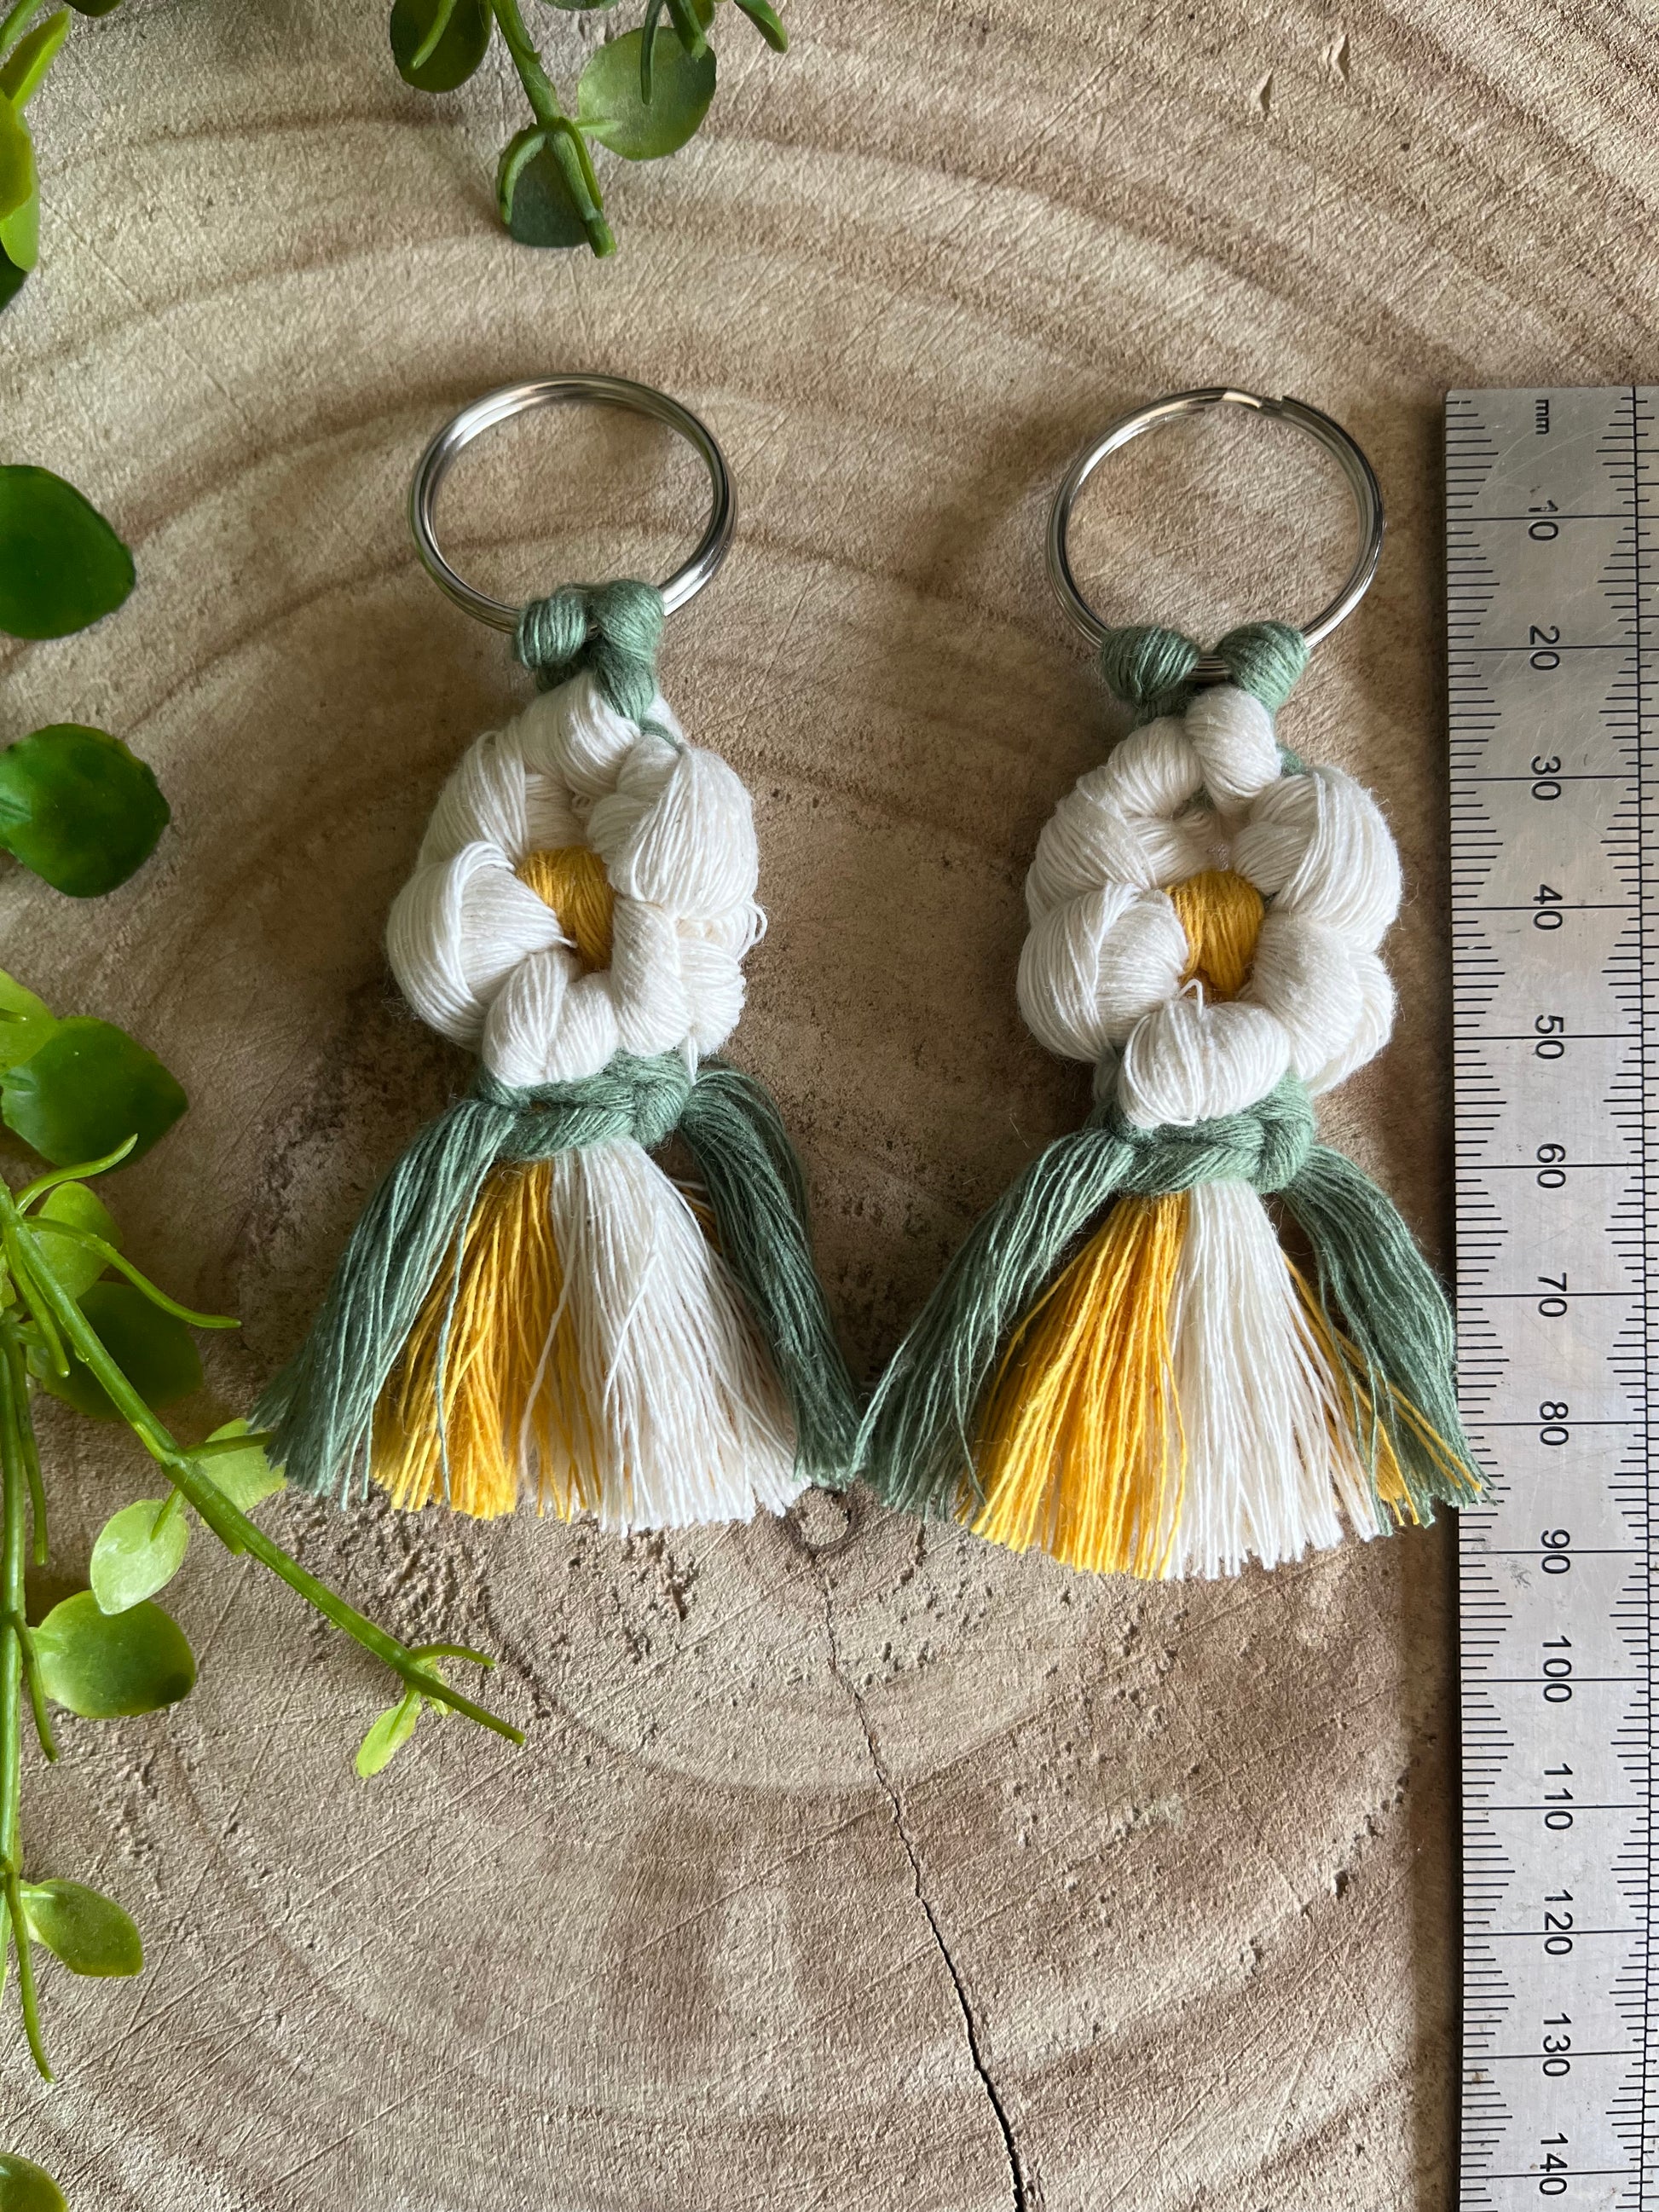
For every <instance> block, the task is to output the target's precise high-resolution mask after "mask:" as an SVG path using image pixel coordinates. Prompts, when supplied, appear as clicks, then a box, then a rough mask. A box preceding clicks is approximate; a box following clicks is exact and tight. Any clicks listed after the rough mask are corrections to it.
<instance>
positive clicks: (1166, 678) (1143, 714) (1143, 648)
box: [1100, 622, 1308, 722]
mask: <svg viewBox="0 0 1659 2212" xmlns="http://www.w3.org/2000/svg"><path fill="white" fill-rule="evenodd" d="M1211 651H1212V653H1213V654H1214V656H1215V658H1216V659H1218V660H1220V661H1222V662H1223V663H1225V666H1226V669H1227V673H1228V676H1229V677H1230V678H1231V681H1232V682H1233V683H1235V684H1237V686H1238V688H1239V690H1241V691H1248V692H1249V693H1250V694H1251V695H1252V696H1254V697H1255V698H1257V699H1260V700H1261V703H1262V705H1263V706H1264V707H1265V708H1267V712H1268V713H1269V714H1277V713H1278V712H1279V708H1281V707H1282V706H1283V705H1284V703H1285V700H1286V699H1288V698H1289V696H1290V695H1291V690H1293V688H1294V687H1295V684H1296V682H1297V678H1298V677H1299V676H1300V675H1301V673H1302V671H1303V670H1304V668H1305V667H1306V666H1307V665H1308V641H1307V639H1306V638H1305V637H1304V636H1303V635H1302V633H1301V631H1300V630H1299V629H1292V628H1291V625H1290V624H1289V623H1274V622H1267V623H1243V625H1241V627H1240V628H1239V629H1230V630H1229V631H1228V632H1227V635H1225V637H1224V638H1221V639H1220V640H1218V642H1217V643H1216V644H1215V645H1213V646H1212V647H1211ZM1200 658H1201V649H1200V647H1199V645H1198V644H1197V643H1196V641H1194V639H1192V638H1190V637H1188V636H1186V635H1183V633H1182V631H1180V630H1178V629H1153V628H1149V627H1145V626H1135V627H1132V628H1129V629H1112V630H1108V631H1107V633H1106V635H1105V636H1104V637H1103V639H1102V641H1101V646H1100V670H1101V674H1102V675H1103V677H1104V678H1105V679H1106V685H1107V689H1108V690H1109V691H1111V692H1112V693H1113V695H1114V696H1115V697H1117V698H1119V699H1121V700H1123V701H1125V702H1126V703H1127V704H1128V705H1129V706H1132V707H1133V708H1135V709H1136V715H1135V719H1136V720H1137V721H1138V722H1152V721H1156V720H1158V716H1159V715H1161V714H1179V713H1180V712H1181V711H1182V708H1184V707H1185V706H1186V705H1187V703H1188V701H1189V700H1190V699H1191V697H1192V696H1193V693H1194V690H1196V689H1197V688H1198V687H1197V685H1196V684H1194V682H1193V671H1194V668H1195V667H1196V666H1197V665H1198V663H1199V660H1200Z"/></svg>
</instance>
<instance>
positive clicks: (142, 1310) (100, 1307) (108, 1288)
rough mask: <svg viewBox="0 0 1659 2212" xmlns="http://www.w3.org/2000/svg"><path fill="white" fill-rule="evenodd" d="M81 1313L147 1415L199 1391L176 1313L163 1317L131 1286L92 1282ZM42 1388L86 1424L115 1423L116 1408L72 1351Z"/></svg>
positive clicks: (192, 1344) (198, 1371)
mask: <svg viewBox="0 0 1659 2212" xmlns="http://www.w3.org/2000/svg"><path fill="white" fill-rule="evenodd" d="M81 1310H82V1313H83V1314H85V1316H86V1317H87V1319H88V1321H89V1322H91V1323H92V1326H93V1328H94V1330H95V1331H96V1332H97V1336H98V1340H99V1342H100V1344H101V1345H102V1346H103V1347H104V1349H105V1351H106V1352H108V1354H109V1356H110V1358H112V1360H113V1361H114V1362H115V1364H116V1365H117V1366H118V1368H119V1369H120V1370H121V1372H122V1374H123V1375H125V1376H126V1378H127V1380H128V1382H129V1383H131V1385H132V1387H133V1389H135V1390H136V1391H137V1393H138V1395H139V1396H140V1397H141V1398H142V1399H143V1401H144V1403H145V1405H147V1406H148V1407H149V1408H150V1409H151V1411H152V1412H154V1411H155V1409H156V1408H157V1407H161V1406H171V1405H173V1404H175V1403H176V1402H177V1401H178V1400H179V1399H180V1398H188V1397H189V1396H190V1395H191V1392H192V1391H194V1390H199V1389H201V1387H202V1361H201V1355H200V1354H199V1353H198V1352H197V1349H196V1340H195V1339H194V1338H193V1337H192V1336H191V1333H190V1331H189V1329H188V1328H186V1327H185V1324H184V1322H182V1321H180V1320H179V1316H177V1315H176V1314H171V1313H166V1312H164V1311H163V1310H161V1307H159V1306H158V1305H156V1304H155V1302H154V1301H153V1300H152V1299H151V1298H149V1297H146V1295H145V1294H144V1292H143V1291H141V1290H140V1289H139V1288H138V1285H137V1284H136V1283H94V1285H93V1286H92V1288H91V1289H90V1290H89V1291H88V1292H87V1293H86V1295H85V1296H84V1297H82V1300H81ZM44 1379H45V1382H46V1388H47V1389H48V1390H50V1391H51V1392H52V1394H53V1395H54V1396H55V1397H58V1398H63V1399H65V1400H67V1401H68V1402H69V1403H70V1405H71V1406H73V1407H74V1408H75V1410H76V1413H84V1414H85V1415H86V1416H87V1418H88V1419H89V1420H94V1421H118V1420H119V1419H120V1418H121V1413H120V1408H119V1407H118V1406H115V1405H113V1404H112V1403H111V1401H110V1396H109V1393H108V1392H107V1391H106V1389H105V1388H104V1386H103V1384H102V1383H100V1381H99V1380H98V1378H97V1376H95V1375H94V1373H93V1372H92V1370H91V1369H90V1368H89V1367H88V1364H87V1363H86V1361H85V1360H84V1359H82V1358H81V1356H80V1354H79V1353H78V1352H70V1356H69V1371H68V1372H67V1374H62V1375H57V1374H52V1373H51V1372H48V1373H47V1374H46V1376H45V1378H44Z"/></svg>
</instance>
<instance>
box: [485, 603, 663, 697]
mask: <svg viewBox="0 0 1659 2212" xmlns="http://www.w3.org/2000/svg"><path fill="white" fill-rule="evenodd" d="M663 620H664V610H663V603H662V593H661V592H659V590H658V589H657V587H656V586H655V585H654V584H639V583H634V582H631V581H629V580H627V579H623V580H620V581H618V582H617V583H614V584H566V585H565V586H563V587H562V589H561V590H559V591H556V592H553V593H551V594H550V597H548V598H547V599H532V601H531V602H530V605H528V606H527V607H526V609H525V611H524V612H523V613H522V614H521V615H520V617H519V627H518V630H517V633H516V635H514V638H513V652H514V653H516V654H517V655H518V658H519V659H520V660H521V661H522V662H523V664H524V665H525V666H526V668H528V669H529V670H531V671H532V673H533V674H534V676H535V678H536V682H537V684H538V687H539V689H540V690H544V691H550V690H553V688H554V687H555V685H556V684H563V683H566V682H568V680H569V678H571V677H573V676H574V675H576V674H578V673H579V671H580V670H582V669H584V668H591V669H592V671H593V673H594V675H595V677H596V678H598V680H599V689H600V690H602V691H603V692H604V693H605V697H606V698H607V699H608V700H609V701H610V702H611V705H612V706H613V707H614V708H616V710H617V713H618V714H624V715H626V716H627V718H628V720H629V721H630V722H643V721H644V720H645V719H646V717H647V714H649V713H650V711H651V703H652V702H653V700H654V699H655V697H656V696H657V646H658V643H659V640H660V639H661V636H662V626H663Z"/></svg>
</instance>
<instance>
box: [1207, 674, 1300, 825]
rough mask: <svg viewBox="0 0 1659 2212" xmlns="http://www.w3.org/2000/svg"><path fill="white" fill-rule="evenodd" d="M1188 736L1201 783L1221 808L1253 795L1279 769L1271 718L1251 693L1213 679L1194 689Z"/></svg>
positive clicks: (1276, 777) (1277, 743)
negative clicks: (1200, 774) (1201, 687)
mask: <svg viewBox="0 0 1659 2212" xmlns="http://www.w3.org/2000/svg"><path fill="white" fill-rule="evenodd" d="M1186 729H1187V738H1188V743H1189V744H1191V746H1192V748H1193V750H1194V753H1195V754H1196V755H1197V757H1198V764H1199V767H1200V770H1201V771H1202V773H1203V778H1204V788H1205V790H1206V792H1208V793H1209V795H1210V797H1211V799H1212V800H1213V801H1214V803H1215V805H1217V806H1218V807H1220V808H1221V809H1222V810H1223V811H1224V812H1230V811H1232V810H1233V809H1234V808H1236V807H1237V806H1239V805H1243V802H1244V801H1245V800H1246V799H1254V798H1255V795H1256V793H1258V792H1259V791H1262V790H1265V788H1266V787H1267V785H1268V784H1270V783H1273V782H1275V781H1277V780H1278V777H1279V739H1278V738H1277V737H1275V736H1274V734H1273V716H1272V715H1271V714H1269V713H1268V712H1267V708H1265V707H1264V706H1263V705H1262V703H1261V700H1260V699H1258V698H1256V697H1255V696H1254V694H1253V693H1251V692H1249V691H1241V690H1239V689H1238V688H1237V685H1236V684H1207V685H1206V686H1205V687H1204V688H1203V689H1202V690H1199V691H1195V692H1194V695H1193V699H1192V703H1191V704H1190V706H1188V709H1187V718H1186Z"/></svg>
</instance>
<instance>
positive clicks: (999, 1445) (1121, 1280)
mask: <svg viewBox="0 0 1659 2212" xmlns="http://www.w3.org/2000/svg"><path fill="white" fill-rule="evenodd" d="M1186 1214H1187V1200H1186V1199H1185V1197H1184V1196H1175V1197H1169V1198H1126V1199H1121V1200H1119V1201H1118V1203H1117V1204H1116V1205H1115V1206H1114V1207H1113V1208H1112V1211H1111V1212H1110V1213H1109V1215H1108V1217H1107V1219H1106V1222H1105V1224H1104V1225H1103V1227H1102V1228H1101V1229H1100V1230H1098V1231H1097V1232H1096V1234H1095V1235H1094V1237H1091V1240H1090V1241H1089V1243H1087V1244H1085V1247H1084V1248H1083V1249H1082V1251H1081V1252H1079V1255H1078V1256H1077V1257H1076V1259H1075V1260H1073V1261H1071V1263H1070V1264H1069V1266H1067V1267H1066V1268H1065V1269H1064V1271H1063V1272H1062V1273H1060V1275H1059V1276H1058V1277H1057V1278H1056V1279H1055V1281H1054V1284H1053V1285H1052V1286H1051V1287H1050V1289H1049V1290H1048V1292H1047V1293H1046V1295H1045V1296H1044V1297H1043V1298H1042V1301H1041V1303H1040V1304H1038V1305H1037V1306H1036V1308H1035V1310H1033V1312H1032V1313H1031V1315H1030V1317H1029V1318H1028V1320H1027V1322H1025V1325H1024V1328H1022V1329H1021V1330H1020V1332H1019V1334H1018V1336H1017V1337H1016V1338H1015V1340H1014V1341H1013V1343H1012V1345H1011V1346H1010V1347H1009V1350H1008V1352H1007V1354H1006V1357H1005V1358H1004V1361H1003V1365H1002V1371H1001V1373H1000V1375H999V1376H998V1378H997V1381H996V1384H995V1387H994V1390H993V1392H992V1395H991V1401H990V1406H989V1409H988V1412H987V1418H986V1428H985V1439H984V1449H983V1451H982V1453H981V1462H980V1463H981V1479H982V1480H983V1483H984V1488H985V1498H984V1503H983V1504H982V1505H981V1506H980V1507H979V1509H978V1510H977V1511H975V1510H974V1508H973V1507H972V1506H971V1505H970V1506H969V1509H968V1510H969V1514H970V1515H971V1516H972V1518H973V1525H974V1528H975V1531H976V1532H977V1534H980V1535H981V1536H988V1537H989V1538H990V1539H991V1541H993V1542H994V1543H998V1544H1006V1545H1007V1546H1008V1547H1010V1549H1011V1550H1013V1551H1016V1552H1024V1551H1028V1550H1029V1549H1030V1547H1031V1546H1032V1545H1034V1544H1039V1545H1041V1546H1042V1548H1043V1549H1044V1550H1045V1551H1048V1552H1052V1553H1054V1557H1055V1558H1056V1559H1064V1560H1066V1561H1067V1562H1068V1564H1069V1565H1073V1566H1075V1567H1087V1568H1091V1569H1092V1570H1094V1571H1096V1572H1097V1573H1102V1574H1135V1575H1148V1576H1154V1575H1157V1574H1158V1573H1159V1572H1161V1571H1162V1568H1163V1565H1164V1560H1165V1559H1166V1557H1167V1556H1168V1553H1169V1548H1170V1541H1171V1538H1172V1537H1173V1534H1174V1532H1175V1526H1176V1517H1177V1516H1178V1514H1179V1512H1180V1510H1181V1492H1182V1481H1183V1479H1184V1475H1185V1467H1186V1455H1185V1452H1184V1449H1183V1447H1182V1438H1181V1429H1180V1419H1179V1415H1178V1413H1176V1407H1175V1402H1174V1391H1173V1388H1172V1384H1171V1376H1170V1334H1169V1313H1170V1291H1171V1290H1172V1289H1173V1287H1174V1284H1175V1273H1176V1260H1177V1257H1178V1255H1179V1253H1180V1249H1181V1237H1182V1230H1183V1229H1184V1227H1185V1225H1186Z"/></svg>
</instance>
